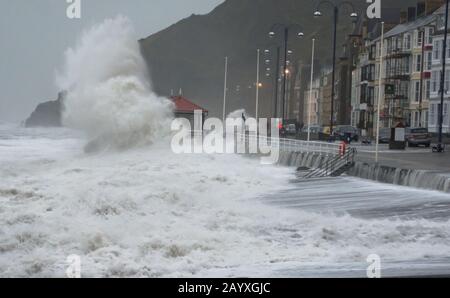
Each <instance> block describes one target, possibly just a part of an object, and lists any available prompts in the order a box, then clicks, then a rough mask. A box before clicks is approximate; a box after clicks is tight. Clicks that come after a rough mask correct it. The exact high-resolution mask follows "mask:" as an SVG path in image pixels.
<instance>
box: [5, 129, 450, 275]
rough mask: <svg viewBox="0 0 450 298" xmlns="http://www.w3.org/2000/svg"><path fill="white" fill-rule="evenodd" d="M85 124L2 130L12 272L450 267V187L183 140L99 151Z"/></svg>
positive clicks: (413, 271) (356, 271) (421, 270)
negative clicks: (91, 148) (203, 148)
mask: <svg viewBox="0 0 450 298" xmlns="http://www.w3.org/2000/svg"><path fill="white" fill-rule="evenodd" d="M86 140H87V139H86V137H85V135H84V134H83V133H79V132H76V131H72V130H69V129H25V128H20V127H17V126H14V125H1V126H0V176H1V177H2V179H1V180H0V276H2V277H7V276H33V277H42V276H51V277H63V276H64V275H65V270H66V268H67V266H68V264H67V263H66V258H67V256H69V255H71V254H77V255H79V256H80V257H81V260H82V276H85V277H88V276H94V277H98V276H107V277H108V276H115V277H117V276H126V277H130V276H131V277H133V276H139V277H141V276H156V277H159V276H169V277H175V276H183V277H186V276H187V277H188V276H202V277H209V276H253V277H259V276H267V277H269V276H291V277H293V276H364V275H365V268H366V267H367V266H368V263H367V262H366V258H367V256H368V255H369V254H378V255H379V256H380V257H381V260H382V269H384V271H382V272H383V274H385V275H420V274H449V273H450V262H449V256H450V223H449V221H448V219H449V218H448V210H449V208H448V202H449V201H450V195H448V194H444V193H439V192H433V191H426V190H416V189H412V188H404V187H399V186H393V185H385V184H379V183H374V182H370V181H365V180H360V179H356V178H349V177H343V178H339V179H324V180H323V179H321V180H314V181H307V182H301V181H298V180H296V178H295V172H294V169H292V168H286V167H278V166H262V165H260V164H259V161H258V160H256V159H249V158H245V157H242V156H238V155H175V154H173V153H171V151H170V148H169V145H168V143H169V140H168V139H162V140H161V141H159V142H156V143H154V144H152V145H150V146H147V147H139V148H135V149H130V150H127V151H122V152H117V151H116V152H104V153H96V154H85V153H84V152H83V146H84V144H85V143H86Z"/></svg>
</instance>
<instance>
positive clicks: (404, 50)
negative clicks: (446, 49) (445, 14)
mask: <svg viewBox="0 0 450 298" xmlns="http://www.w3.org/2000/svg"><path fill="white" fill-rule="evenodd" d="M442 4H443V1H436V0H428V1H426V2H420V3H419V4H418V6H417V7H412V8H409V9H408V12H403V13H402V14H401V18H400V24H398V25H396V26H394V27H393V28H391V29H389V28H387V30H386V33H385V35H384V40H383V44H384V48H383V51H382V53H383V57H382V58H383V72H382V74H381V77H382V79H381V84H382V85H381V88H380V86H379V82H380V80H379V71H380V61H381V38H380V30H379V29H380V28H375V29H377V30H375V32H374V33H375V34H374V35H375V36H377V37H376V38H374V37H373V36H372V38H371V36H370V35H368V38H366V39H365V43H364V46H362V47H361V49H360V53H359V59H358V63H357V67H356V69H355V70H354V71H353V73H352V75H353V79H355V80H356V82H354V81H352V86H353V87H354V88H356V90H355V91H354V92H353V94H352V124H354V125H356V126H357V127H359V128H360V129H361V130H362V131H363V134H364V133H365V134H367V135H369V136H372V137H373V136H374V131H375V127H376V125H377V123H376V113H377V103H378V102H377V100H378V98H380V100H381V102H380V105H381V110H380V126H381V127H395V126H396V125H399V124H403V125H405V126H408V127H427V126H428V122H429V118H430V117H429V100H430V96H431V89H432V80H431V67H432V60H433V59H432V55H433V34H434V31H435V27H436V22H437V19H438V15H437V13H435V12H434V11H436V9H437V8H439V6H440V5H442ZM379 90H381V94H380V95H381V96H379V95H378V93H379Z"/></svg>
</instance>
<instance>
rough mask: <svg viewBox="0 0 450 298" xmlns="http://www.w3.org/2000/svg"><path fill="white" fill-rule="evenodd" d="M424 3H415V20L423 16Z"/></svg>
mask: <svg viewBox="0 0 450 298" xmlns="http://www.w3.org/2000/svg"><path fill="white" fill-rule="evenodd" d="M425 6H426V5H425V1H420V2H417V18H420V17H423V16H425Z"/></svg>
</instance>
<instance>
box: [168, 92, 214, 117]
mask: <svg viewBox="0 0 450 298" xmlns="http://www.w3.org/2000/svg"><path fill="white" fill-rule="evenodd" d="M170 99H171V100H172V101H173V102H174V104H175V112H176V113H194V111H195V110H201V111H202V112H203V113H207V112H208V111H207V110H206V109H204V108H202V107H200V106H198V105H196V104H195V103H193V102H191V101H190V100H188V99H187V98H185V97H183V96H172V97H171V98H170Z"/></svg>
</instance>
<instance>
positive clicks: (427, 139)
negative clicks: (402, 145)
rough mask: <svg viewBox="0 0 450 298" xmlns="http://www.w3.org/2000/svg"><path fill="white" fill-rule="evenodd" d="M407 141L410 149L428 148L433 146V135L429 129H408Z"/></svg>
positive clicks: (406, 133)
mask: <svg viewBox="0 0 450 298" xmlns="http://www.w3.org/2000/svg"><path fill="white" fill-rule="evenodd" d="M405 139H406V144H407V145H408V147H413V146H419V145H424V146H425V147H427V148H428V147H430V146H431V134H430V133H429V132H428V128H423V127H421V128H407V129H406V132H405Z"/></svg>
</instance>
